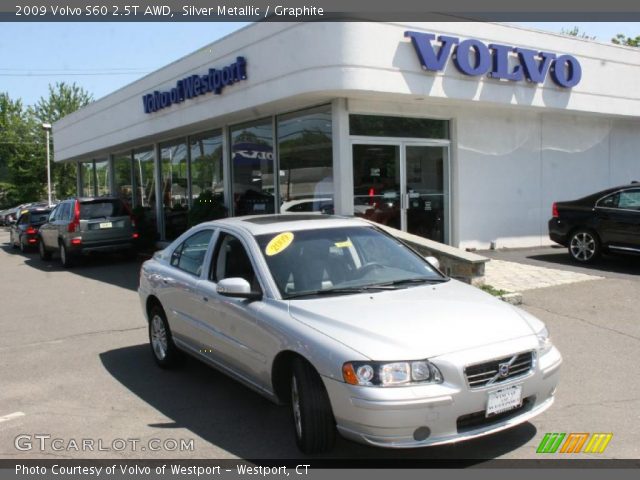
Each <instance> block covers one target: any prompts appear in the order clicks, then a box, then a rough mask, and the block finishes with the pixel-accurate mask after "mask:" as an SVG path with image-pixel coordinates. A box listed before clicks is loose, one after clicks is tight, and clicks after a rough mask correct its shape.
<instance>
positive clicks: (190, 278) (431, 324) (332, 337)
mask: <svg viewBox="0 0 640 480" xmlns="http://www.w3.org/2000/svg"><path fill="white" fill-rule="evenodd" d="M138 292H139V295H140V300H141V305H142V308H143V310H144V313H145V314H146V317H147V319H148V329H149V341H150V346H151V353H152V355H153V357H154V359H155V361H156V362H157V364H158V365H159V366H160V367H163V368H168V367H171V366H173V365H174V364H175V363H176V362H177V361H178V359H179V356H180V354H181V352H186V353H188V354H190V355H192V356H194V357H197V358H198V359H200V360H202V361H203V362H205V363H207V364H209V365H211V366H213V367H215V368H217V369H219V370H221V371H222V372H224V373H226V374H228V375H230V376H231V377H233V378H235V379H237V380H239V381H240V382H242V383H243V384H245V385H246V386H248V387H249V388H252V389H254V390H255V391H257V392H259V393H260V394H262V395H264V396H265V397H267V398H269V399H270V400H272V401H274V402H276V403H279V404H288V405H290V409H291V413H292V419H293V426H294V428H293V431H294V432H295V439H296V442H297V445H298V447H299V448H300V449H301V450H302V451H303V452H306V453H314V452H322V451H327V450H329V449H331V447H332V445H333V442H334V438H335V433H336V430H337V431H338V432H340V433H341V434H342V435H343V436H345V437H347V438H349V439H352V440H355V441H358V442H362V443H366V444H369V445H376V446H381V447H393V448H401V447H421V446H427V445H435V444H443V443H450V442H457V441H460V440H466V439H469V438H474V437H478V436H481V435H486V434H490V433H493V432H497V431H500V430H504V429H506V428H509V427H512V426H514V425H517V424H520V423H522V422H525V421H527V420H530V419H531V418H533V417H535V416H536V415H538V414H540V413H541V412H543V411H545V410H546V409H547V408H549V407H550V406H551V404H552V403H553V401H554V393H555V390H556V385H557V383H558V375H559V367H560V365H561V363H562V357H561V355H560V353H559V352H558V350H557V349H556V348H555V347H554V346H553V345H552V344H551V342H550V340H549V334H548V331H547V329H546V328H545V326H544V324H543V323H542V322H541V321H540V320H538V319H536V318H535V317H533V316H532V315H530V314H528V313H527V312H525V311H523V310H520V309H518V308H516V307H513V306H511V305H509V304H507V303H505V302H502V301H500V300H499V299H496V298H495V297H492V296H491V295H489V294H487V293H485V292H483V291H481V290H479V289H477V288H475V287H472V286H469V285H466V284H464V283H461V282H459V281H456V280H453V279H450V278H448V277H446V276H445V275H443V274H442V273H440V272H439V271H438V270H437V269H436V268H434V267H433V266H432V265H431V264H430V263H429V262H428V261H426V259H425V258H423V257H422V256H420V255H419V254H418V253H416V252H415V251H413V250H411V249H410V248H409V247H407V246H406V245H405V244H403V243H401V242H400V241H398V240H397V239H395V238H394V237H392V236H390V235H388V234H387V233H385V232H384V231H382V230H380V229H379V228H378V227H376V226H374V225H372V224H371V223H370V222H367V221H364V220H360V219H353V218H352V219H348V218H341V217H335V216H328V215H327V216H324V215H322V216H320V215H312V214H311V215H310V214H306V215H303V214H298V215H294V214H288V215H267V216H251V217H235V218H227V219H222V220H216V221H213V222H205V223H202V224H200V225H197V226H195V227H193V228H192V229H191V230H189V231H187V232H185V233H184V234H183V235H181V236H180V237H179V238H178V239H176V240H175V241H174V242H173V243H171V245H169V246H168V247H167V248H166V249H164V250H162V251H161V252H157V253H156V254H155V255H154V257H153V258H152V259H151V260H148V261H147V262H145V263H144V264H143V266H142V270H141V273H140V286H139V289H138ZM212 414H214V415H215V414H217V415H224V412H212Z"/></svg>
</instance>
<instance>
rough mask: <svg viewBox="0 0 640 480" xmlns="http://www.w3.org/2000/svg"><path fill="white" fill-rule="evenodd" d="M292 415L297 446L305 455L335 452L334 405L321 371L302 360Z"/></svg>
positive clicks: (296, 371)
mask: <svg viewBox="0 0 640 480" xmlns="http://www.w3.org/2000/svg"><path fill="white" fill-rule="evenodd" d="M291 412H292V416H293V426H294V430H295V435H296V444H297V445H298V448H299V449H300V450H301V451H302V452H304V453H307V454H311V453H322V452H328V451H329V450H331V448H332V447H333V444H334V443H335V440H336V422H335V420H334V418H333V412H332V410H331V402H330V401H329V396H328V395H327V390H326V389H325V388H324V384H323V383H322V379H321V378H320V375H318V372H316V371H315V370H314V369H313V367H312V366H311V365H309V364H308V363H307V362H305V361H304V360H302V359H296V360H295V361H294V364H293V374H292V376H291Z"/></svg>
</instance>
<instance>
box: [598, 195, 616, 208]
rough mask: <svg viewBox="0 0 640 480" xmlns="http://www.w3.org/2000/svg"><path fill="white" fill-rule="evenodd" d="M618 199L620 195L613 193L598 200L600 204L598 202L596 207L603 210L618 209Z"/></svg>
mask: <svg viewBox="0 0 640 480" xmlns="http://www.w3.org/2000/svg"><path fill="white" fill-rule="evenodd" d="M619 198H620V194H618V193H614V194H612V195H609V196H608V197H604V198H603V199H602V200H600V202H598V206H599V207H604V208H618V199H619Z"/></svg>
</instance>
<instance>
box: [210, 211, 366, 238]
mask: <svg viewBox="0 0 640 480" xmlns="http://www.w3.org/2000/svg"><path fill="white" fill-rule="evenodd" d="M209 223H210V224H211V225H215V226H223V225H227V226H229V227H235V228H240V229H242V230H245V231H247V232H249V233H250V234H251V235H254V236H256V235H263V234H269V233H278V232H288V231H299V230H316V229H322V228H338V227H367V226H371V224H370V223H369V222H367V221H365V220H361V219H358V218H353V217H341V216H337V215H320V214H315V215H314V214H274V215H250V216H244V217H229V218H223V219H220V220H214V221H212V222H209Z"/></svg>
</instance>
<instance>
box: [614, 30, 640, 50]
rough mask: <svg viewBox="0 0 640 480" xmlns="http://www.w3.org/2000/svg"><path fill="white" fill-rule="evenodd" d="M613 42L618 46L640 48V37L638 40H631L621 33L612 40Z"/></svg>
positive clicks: (639, 36)
mask: <svg viewBox="0 0 640 480" xmlns="http://www.w3.org/2000/svg"><path fill="white" fill-rule="evenodd" d="M611 42H612V43H615V44H616V45H625V46H627V47H640V35H638V36H637V37H636V38H631V37H627V36H626V35H623V34H622V33H619V34H617V35H616V36H615V37H614V38H612V39H611Z"/></svg>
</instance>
